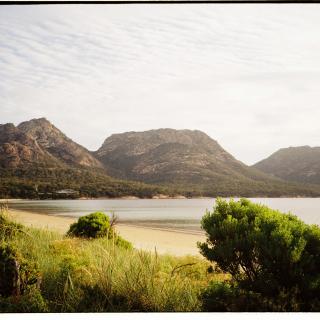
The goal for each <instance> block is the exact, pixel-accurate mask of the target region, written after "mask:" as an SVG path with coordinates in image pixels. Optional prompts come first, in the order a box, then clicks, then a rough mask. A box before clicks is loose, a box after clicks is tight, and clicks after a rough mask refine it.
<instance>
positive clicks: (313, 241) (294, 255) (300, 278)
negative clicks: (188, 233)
mask: <svg viewBox="0 0 320 320" xmlns="http://www.w3.org/2000/svg"><path fill="white" fill-rule="evenodd" d="M201 225H202V228H203V229H204V230H205V231H206V234H207V237H208V238H207V241H206V242H205V243H199V244H198V246H199V248H200V251H201V253H202V254H203V255H204V256H205V257H206V258H207V259H208V260H210V261H213V262H216V263H217V265H218V267H219V268H221V270H223V271H224V272H227V273H230V274H231V275H232V280H233V282H234V284H235V286H236V287H238V288H239V290H244V291H245V292H246V293H247V294H248V293H249V292H252V293H254V294H259V295H261V297H262V298H266V299H269V300H270V299H271V300H274V301H275V300H276V299H279V297H283V296H285V298H284V299H283V304H282V306H279V305H277V308H278V309H281V308H285V309H286V310H296V309H299V310H301V311H307V310H314V308H318V307H316V306H317V305H318V302H317V301H318V300H317V297H318V296H319V295H320V269H319V266H320V229H319V228H318V227H316V226H308V225H307V224H305V223H304V222H302V221H301V220H299V219H298V218H297V217H296V216H293V215H291V214H281V213H280V212H279V211H275V210H271V209H269V208H268V207H266V206H262V205H259V204H254V203H252V202H250V201H248V200H246V199H241V200H240V201H233V200H231V201H230V202H227V201H224V200H221V199H218V200H217V203H216V206H215V208H214V211H213V212H212V213H211V212H207V213H206V214H205V216H204V217H203V218H202V221H201ZM241 296H243V294H241ZM269 300H268V301H269ZM280 300H281V299H280ZM288 301H291V302H292V303H291V304H290V305H288V304H287V302H288ZM317 311H319V309H318V310H317Z"/></svg>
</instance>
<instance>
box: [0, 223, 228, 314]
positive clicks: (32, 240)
mask: <svg viewBox="0 0 320 320" xmlns="http://www.w3.org/2000/svg"><path fill="white" fill-rule="evenodd" d="M0 231H1V229H0ZM6 241H10V242H11V243H12V244H13V245H14V246H15V247H16V248H18V249H19V251H20V252H21V253H23V256H24V258H26V259H28V260H31V261H35V262H36V263H37V264H38V267H39V271H40V274H41V277H42V281H41V285H40V290H41V294H42V296H43V298H44V299H45V301H46V302H47V304H48V309H49V310H50V311H51V312H104V311H111V312H125V311H159V312H161V311H200V310H201V302H200V299H199V293H200V290H201V289H202V288H204V287H206V285H207V283H208V281H210V280H212V279H216V280H217V279H220V278H223V277H224V276H223V275H220V274H214V273H208V271H207V270H208V267H209V264H208V263H207V262H206V261H205V260H203V259H201V258H200V257H193V256H185V257H174V256H170V255H159V254H157V252H146V251H141V250H136V249H125V248H122V247H119V246H116V245H115V244H114V242H113V241H112V240H108V239H105V238H101V239H94V240H86V239H79V238H66V237H64V236H63V235H61V234H58V233H54V232H51V231H48V230H41V229H34V228H23V231H22V232H18V233H17V234H15V235H14V236H13V237H11V238H10V239H9V240H8V239H7V240H6ZM16 311H17V312H18V311H20V310H16Z"/></svg>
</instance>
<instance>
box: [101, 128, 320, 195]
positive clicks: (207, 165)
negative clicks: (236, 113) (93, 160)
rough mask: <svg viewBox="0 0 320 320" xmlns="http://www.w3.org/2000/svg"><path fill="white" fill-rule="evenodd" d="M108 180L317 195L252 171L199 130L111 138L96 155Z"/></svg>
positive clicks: (217, 191) (208, 191) (211, 191)
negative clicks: (113, 178)
mask: <svg viewBox="0 0 320 320" xmlns="http://www.w3.org/2000/svg"><path fill="white" fill-rule="evenodd" d="M95 155H96V157H97V158H98V159H99V160H100V161H101V162H102V163H103V164H104V166H105V168H106V170H107V172H108V174H109V175H111V176H113V177H117V178H121V179H130V180H137V181H143V182H146V183H155V184H162V185H171V186H175V187H177V188H179V189H180V190H184V191H190V192H196V193H200V194H201V195H209V196H213V195H222V196H231V195H243V196H258V195H264V196H266V195H267V196H281V195H298V194H300V195H305V194H307V193H308V194H316V193H319V191H318V190H312V189H313V188H309V187H300V186H298V185H293V184H289V183H286V182H283V181H281V180H280V179H276V178H272V177H269V176H268V175H266V174H264V173H262V172H260V171H258V170H255V169H253V168H250V167H248V166H246V165H245V164H243V163H242V162H240V161H238V160H236V159H235V158H234V157H233V156H232V155H230V154H229V153H228V152H226V151H225V150H224V149H223V148H222V147H221V146H220V145H219V144H218V143H217V142H216V141H215V140H213V139H211V138H210V137H209V136H208V135H206V134H205V133H203V132H201V131H197V130H195V131H192V130H174V129H158V130H150V131H145V132H127V133H123V134H115V135H112V136H111V137H109V138H107V139H106V140H105V142H104V143H103V145H102V146H101V148H100V149H99V150H98V151H96V152H95Z"/></svg>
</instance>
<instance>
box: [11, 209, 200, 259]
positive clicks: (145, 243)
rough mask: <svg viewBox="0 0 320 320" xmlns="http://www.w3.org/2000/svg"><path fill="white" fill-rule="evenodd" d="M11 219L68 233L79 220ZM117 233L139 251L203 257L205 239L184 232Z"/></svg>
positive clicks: (135, 229) (137, 229) (126, 229)
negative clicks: (201, 244)
mask: <svg viewBox="0 0 320 320" xmlns="http://www.w3.org/2000/svg"><path fill="white" fill-rule="evenodd" d="M8 213H9V217H10V218H12V219H13V220H15V221H17V222H19V223H21V224H23V225H25V226H29V227H34V228H40V229H47V230H50V231H55V232H58V233H62V234H64V233H66V232H67V231H68V229H69V226H70V224H72V223H74V222H75V221H76V220H77V218H71V217H65V216H54V215H48V214H40V213H33V212H29V211H22V210H16V209H9V212H8ZM116 231H117V232H118V233H119V234H120V235H121V236H122V237H123V238H125V239H126V240H128V241H130V242H131V243H132V244H133V246H134V247H135V248H137V249H142V250H146V251H152V252H155V251H157V252H158V253H160V254H172V255H176V256H184V255H200V253H199V249H198V248H197V242H198V241H201V242H204V241H205V239H206V238H205V235H202V234H198V233H192V232H187V231H186V232H184V231H183V230H181V231H180V230H175V229H161V228H153V227H150V228H149V227H147V226H135V225H127V224H118V225H116Z"/></svg>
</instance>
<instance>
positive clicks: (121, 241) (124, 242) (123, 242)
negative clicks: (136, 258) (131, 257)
mask: <svg viewBox="0 0 320 320" xmlns="http://www.w3.org/2000/svg"><path fill="white" fill-rule="evenodd" d="M115 245H116V246H118V247H121V248H124V249H129V250H130V249H133V246H132V243H131V242H129V241H128V240H126V239H123V238H122V237H120V236H118V235H116V236H115Z"/></svg>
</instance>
